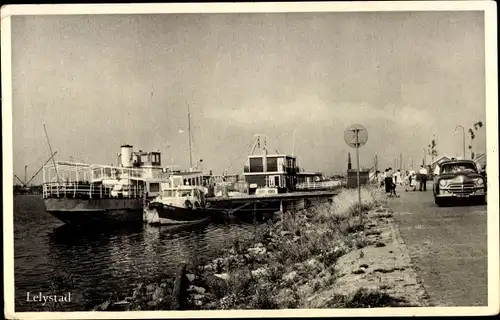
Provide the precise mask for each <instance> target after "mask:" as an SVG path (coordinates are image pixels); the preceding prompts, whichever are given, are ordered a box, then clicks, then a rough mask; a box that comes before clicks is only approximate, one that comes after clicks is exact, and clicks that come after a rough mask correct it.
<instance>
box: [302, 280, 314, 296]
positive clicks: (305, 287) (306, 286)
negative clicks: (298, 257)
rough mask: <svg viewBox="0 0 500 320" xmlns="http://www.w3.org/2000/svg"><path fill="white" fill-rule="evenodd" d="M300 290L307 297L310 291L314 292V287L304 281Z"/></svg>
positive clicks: (310, 293)
mask: <svg viewBox="0 0 500 320" xmlns="http://www.w3.org/2000/svg"><path fill="white" fill-rule="evenodd" d="M300 291H302V294H303V295H304V296H306V297H307V296H310V295H312V293H313V292H314V289H313V287H311V286H310V285H309V284H308V283H306V284H304V285H303V286H301V287H300Z"/></svg>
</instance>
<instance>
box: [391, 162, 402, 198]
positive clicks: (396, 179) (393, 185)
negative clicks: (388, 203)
mask: <svg viewBox="0 0 500 320" xmlns="http://www.w3.org/2000/svg"><path fill="white" fill-rule="evenodd" d="M398 171H399V170H398ZM398 171H396V172H394V173H393V174H392V179H391V181H390V183H391V188H390V196H393V197H395V198H399V197H398V195H397V194H396V186H397V185H398V183H399V181H400V180H401V172H398ZM391 172H392V168H391Z"/></svg>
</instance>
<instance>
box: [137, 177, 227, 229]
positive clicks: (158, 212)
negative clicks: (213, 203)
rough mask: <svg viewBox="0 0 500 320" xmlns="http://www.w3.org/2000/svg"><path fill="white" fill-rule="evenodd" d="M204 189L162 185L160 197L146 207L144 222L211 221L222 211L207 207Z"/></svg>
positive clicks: (185, 222)
mask: <svg viewBox="0 0 500 320" xmlns="http://www.w3.org/2000/svg"><path fill="white" fill-rule="evenodd" d="M204 189H206V188H203V187H200V186H189V185H188V186H186V185H178V186H173V185H172V184H170V183H162V186H161V192H160V195H159V196H158V197H156V198H155V199H153V200H152V201H151V202H149V203H147V205H145V206H144V221H145V222H147V223H149V224H162V225H172V224H191V223H201V222H205V221H207V220H209V219H210V218H211V217H212V215H213V214H214V213H216V212H217V211H220V210H215V209H210V208H207V207H206V202H205V193H204Z"/></svg>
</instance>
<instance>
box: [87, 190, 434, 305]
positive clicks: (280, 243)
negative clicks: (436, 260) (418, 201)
mask: <svg viewBox="0 0 500 320" xmlns="http://www.w3.org/2000/svg"><path fill="white" fill-rule="evenodd" d="M362 192H363V195H362V199H363V202H362V212H363V214H362V215H361V216H359V214H358V208H359V206H358V205H357V192H356V191H353V190H347V189H346V190H342V192H341V193H340V194H339V195H337V196H336V197H335V198H334V203H333V204H325V203H323V204H318V205H316V206H313V207H312V208H310V209H306V210H300V211H296V212H284V213H280V214H278V215H277V216H276V217H275V218H273V219H272V220H271V221H268V222H265V223H264V226H262V227H261V228H258V229H256V232H255V233H254V234H253V238H251V239H241V240H237V241H234V243H231V244H228V248H226V249H223V250H221V252H220V254H219V257H218V258H216V259H213V260H211V261H202V260H198V261H196V257H194V259H193V261H190V262H188V263H187V264H185V265H183V266H182V265H181V266H180V269H179V272H178V276H177V278H176V279H173V278H168V279H167V278H166V279H162V280H160V281H156V282H153V283H149V284H147V285H144V284H140V285H139V286H138V287H137V288H136V289H135V290H134V291H133V292H132V293H131V294H130V295H129V296H128V297H125V298H118V297H117V298H114V299H111V300H108V301H105V302H104V303H101V304H99V305H98V306H96V307H94V308H93V310H99V311H104V310H107V311H110V310H114V311H120V310H127V311H128V310H231V309H233V310H234V309H294V308H300V309H309V308H373V307H417V306H429V304H430V303H429V301H428V298H429V297H428V295H427V294H426V292H425V290H424V288H423V286H422V284H421V281H420V280H419V278H418V275H417V273H416V271H415V268H414V267H413V264H412V261H411V258H410V255H409V252H408V249H407V248H406V246H405V244H404V241H403V240H402V238H401V236H400V234H399V231H398V227H397V225H396V224H395V221H394V219H393V214H394V213H393V212H392V210H391V209H390V208H389V207H388V206H387V201H386V199H385V197H384V195H383V194H382V193H381V192H380V190H378V189H376V188H375V189H373V188H370V189H368V188H363V190H362Z"/></svg>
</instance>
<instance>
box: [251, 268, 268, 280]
mask: <svg viewBox="0 0 500 320" xmlns="http://www.w3.org/2000/svg"><path fill="white" fill-rule="evenodd" d="M268 274H269V270H267V269H266V268H263V267H262V268H258V269H256V270H252V276H253V277H256V278H258V277H262V276H266V275H268Z"/></svg>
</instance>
